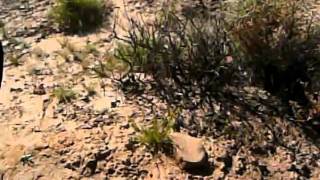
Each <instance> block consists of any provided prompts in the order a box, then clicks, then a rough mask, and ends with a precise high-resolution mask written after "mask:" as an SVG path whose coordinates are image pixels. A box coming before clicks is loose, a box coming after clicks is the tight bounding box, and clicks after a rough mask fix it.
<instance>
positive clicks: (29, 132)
mask: <svg viewBox="0 0 320 180" xmlns="http://www.w3.org/2000/svg"><path fill="white" fill-rule="evenodd" d="M162 3H163V2H162V1H155V2H152V3H149V2H148V1H140V0H137V1H134V0H123V1H122V0H120V1H119V0H113V6H112V11H111V12H108V13H110V14H111V15H110V19H108V20H106V23H105V25H104V27H102V28H101V29H99V30H97V31H96V32H93V33H89V34H81V35H67V34H64V33H62V32H61V31H60V30H59V28H58V27H56V26H55V25H54V24H53V23H52V22H50V21H49V20H48V19H47V13H48V10H49V9H50V6H51V5H52V4H53V1H52V0H16V1H12V0H0V20H1V21H3V22H4V24H5V28H6V33H7V34H6V37H5V38H4V39H3V40H2V42H3V45H4V48H5V54H6V56H5V59H6V62H5V78H4V82H3V83H4V84H3V87H2V88H1V90H0V129H1V131H0V179H5V180H7V179H8V180H16V179H17V180H20V179H21V180H29V179H30V180H31V179H32V180H33V179H48V180H49V179H315V180H316V179H319V178H320V149H319V146H320V144H319V142H320V141H319V140H318V139H317V138H315V137H314V136H312V137H311V136H309V135H308V134H306V133H304V128H301V127H300V126H299V125H298V124H296V123H293V122H291V121H290V120H288V119H289V118H286V116H285V115H284V114H283V113H282V112H283V109H282V108H281V107H282V104H281V102H280V101H279V100H278V99H277V98H275V97H272V96H270V95H269V94H268V93H267V92H265V91H263V90H260V89H259V88H255V87H237V88H235V87H230V88H228V89H226V93H227V94H229V96H230V97H229V98H225V99H223V98H222V99H220V100H217V102H216V106H217V108H216V112H215V114H214V115H212V114H211V115H210V114H209V115H208V114H206V112H204V111H202V110H194V111H188V110H184V111H183V113H182V117H183V118H184V120H185V121H186V122H184V123H185V125H184V126H183V128H182V130H181V132H182V134H184V135H181V134H180V133H178V134H173V135H172V136H173V138H172V139H174V142H175V143H177V146H178V149H179V150H178V152H179V153H180V154H179V160H177V159H176V158H172V157H168V156H165V155H163V154H160V155H158V156H156V157H153V155H152V154H151V153H149V152H148V151H147V150H146V149H145V148H144V147H143V146H140V145H138V144H135V143H133V142H132V140H131V139H132V138H133V137H135V136H136V132H135V131H134V129H133V128H132V127H131V124H130V120H132V119H133V120H134V121H135V122H136V123H138V124H139V125H141V126H146V125H148V123H149V121H148V120H150V119H151V118H152V117H153V116H154V114H155V113H163V112H164V111H165V109H166V106H165V104H164V102H163V101H161V100H160V99H159V98H158V97H156V96H154V95H153V94H152V93H151V94H144V95H142V96H137V97H130V96H128V95H126V94H124V93H123V92H122V91H121V90H120V89H119V87H118V86H117V83H116V82H115V81H114V80H112V78H111V76H112V75H110V74H109V75H108V78H103V79H101V78H97V77H95V76H94V74H92V73H90V72H86V71H84V69H85V67H87V66H90V64H94V63H95V62H96V60H97V59H99V58H101V57H102V56H104V55H105V54H104V53H107V52H109V51H110V52H112V50H113V48H114V45H115V41H114V40H113V36H112V30H113V29H112V24H113V21H114V20H115V19H117V20H118V21H119V23H121V24H124V26H125V24H126V23H127V22H126V16H127V15H128V14H130V16H132V17H140V15H141V16H143V17H145V18H146V19H152V14H154V12H155V11H156V10H157V8H159V7H160V6H161V4H162ZM194 8H196V5H195V6H194ZM116 30H117V31H118V32H119V34H125V31H123V30H122V29H116ZM88 45H94V47H95V49H97V54H94V53H93V51H92V52H90V53H89V55H87V54H86V56H85V59H86V61H85V62H86V64H85V63H79V62H77V58H83V56H84V54H82V53H81V52H82V51H85V50H88ZM66 50H67V52H66ZM17 59H18V61H19V62H15V61H16V60H17ZM88 64H89V65H88ZM57 85H63V86H65V87H68V88H71V89H72V90H73V91H74V92H75V94H76V95H75V96H76V98H75V99H74V100H72V101H71V102H68V103H60V102H59V101H58V99H57V98H52V91H53V89H54V88H55V87H57ZM92 91H94V93H93V94H94V95H93V94H92ZM210 116H217V119H223V120H226V119H229V118H233V119H235V121H233V122H232V128H233V129H234V130H235V132H238V133H236V135H235V136H234V137H229V136H227V135H224V134H223V133H222V132H220V131H219V126H218V125H216V126H210V125H208V124H206V123H207V121H204V119H206V118H208V117H210ZM190 117H192V118H190ZM186 119H188V121H187V120H186ZM193 121H196V122H195V123H194V122H193ZM202 121H203V122H202ZM222 124H223V122H222ZM247 127H250V128H249V129H246V128H247ZM246 131H249V132H246ZM310 131H311V130H310ZM186 134H189V135H191V136H193V137H191V136H186ZM246 134H250V135H251V136H248V137H245V136H246ZM194 137H196V138H194ZM202 161H207V162H206V163H205V165H204V166H205V168H202V171H197V170H195V171H193V170H192V168H191V171H189V170H184V169H185V168H184V166H187V165H188V164H187V163H185V162H195V164H197V163H201V162H202ZM192 165H194V164H191V166H192Z"/></svg>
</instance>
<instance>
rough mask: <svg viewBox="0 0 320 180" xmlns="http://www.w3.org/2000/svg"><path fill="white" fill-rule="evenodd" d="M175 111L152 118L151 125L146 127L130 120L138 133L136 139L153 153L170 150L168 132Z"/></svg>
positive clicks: (174, 116)
mask: <svg viewBox="0 0 320 180" xmlns="http://www.w3.org/2000/svg"><path fill="white" fill-rule="evenodd" d="M177 112H178V111H169V112H168V114H167V116H165V117H162V118H158V117H155V118H153V119H152V124H151V126H150V127H147V128H144V127H139V126H138V125H137V124H136V123H134V122H132V127H133V128H134V130H135V131H136V132H137V133H138V136H137V138H136V140H137V141H138V142H139V143H141V144H142V145H144V146H146V149H147V150H148V151H151V153H152V154H154V155H156V154H157V153H159V152H170V148H171V145H172V144H171V140H170V137H169V134H170V132H172V130H173V125H174V122H175V120H176V117H177V115H178V114H177Z"/></svg>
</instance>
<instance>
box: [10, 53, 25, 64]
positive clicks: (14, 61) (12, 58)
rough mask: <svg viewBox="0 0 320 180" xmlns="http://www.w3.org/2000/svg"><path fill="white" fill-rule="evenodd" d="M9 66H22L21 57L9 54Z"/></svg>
mask: <svg viewBox="0 0 320 180" xmlns="http://www.w3.org/2000/svg"><path fill="white" fill-rule="evenodd" d="M8 60H9V65H11V66H15V67H18V66H20V65H21V64H22V62H21V57H20V56H17V55H13V54H10V55H9V56H8Z"/></svg>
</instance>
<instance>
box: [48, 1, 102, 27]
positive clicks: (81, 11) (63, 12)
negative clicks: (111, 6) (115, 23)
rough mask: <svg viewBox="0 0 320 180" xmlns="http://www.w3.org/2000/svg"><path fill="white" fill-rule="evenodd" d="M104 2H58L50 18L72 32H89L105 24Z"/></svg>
mask: <svg viewBox="0 0 320 180" xmlns="http://www.w3.org/2000/svg"><path fill="white" fill-rule="evenodd" d="M104 5H105V4H104V3H103V1H102V0H57V1H56V5H55V6H54V7H53V8H52V9H51V12H50V14H49V17H51V18H52V19H53V20H54V21H55V22H57V23H58V24H59V25H60V26H61V27H63V28H67V29H68V30H70V31H72V32H81V31H88V30H91V29H95V28H97V27H99V26H100V25H101V24H102V22H103V17H104Z"/></svg>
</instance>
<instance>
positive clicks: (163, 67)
mask: <svg viewBox="0 0 320 180" xmlns="http://www.w3.org/2000/svg"><path fill="white" fill-rule="evenodd" d="M169 9H171V8H169ZM130 22H131V24H130V27H129V29H128V31H129V36H128V38H127V39H125V40H124V39H122V38H118V39H120V40H123V42H124V44H120V45H119V46H118V48H117V50H116V57H117V58H118V59H120V60H122V61H124V62H125V63H127V64H128V66H129V68H130V70H129V74H128V75H130V74H134V73H137V72H138V73H140V72H142V73H145V74H147V75H151V76H152V78H153V80H154V81H155V82H156V84H157V85H158V86H159V87H160V89H162V90H163V91H164V92H163V94H166V95H168V96H170V97H173V96H174V94H176V93H177V92H179V93H182V94H184V95H186V96H189V92H191V90H190V89H191V88H197V89H198V91H197V92H199V94H197V95H199V96H203V95H204V94H210V95H214V94H215V93H217V92H218V91H219V89H221V88H222V87H224V85H225V84H228V83H229V82H230V80H231V77H232V73H233V70H234V68H233V67H232V66H233V65H235V63H227V60H226V59H227V58H228V57H232V55H233V46H232V43H231V42H230V40H229V39H228V36H227V33H226V29H225V28H224V20H223V19H222V18H221V17H220V16H215V15H212V16H211V17H209V18H199V17H189V16H184V15H177V14H176V12H175V11H174V10H172V11H168V10H167V9H166V8H164V9H163V10H162V11H161V13H160V15H159V16H158V18H157V19H156V20H155V22H154V23H152V24H151V25H149V24H146V23H141V22H138V21H134V20H131V21H130ZM232 58H233V60H234V62H237V61H236V57H232ZM172 88H174V90H173V89H172ZM194 92H195V91H192V93H194ZM192 96H195V94H192Z"/></svg>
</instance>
